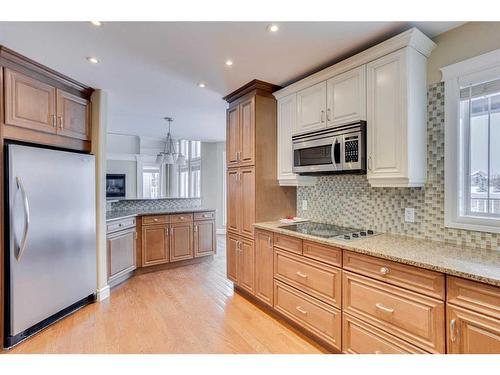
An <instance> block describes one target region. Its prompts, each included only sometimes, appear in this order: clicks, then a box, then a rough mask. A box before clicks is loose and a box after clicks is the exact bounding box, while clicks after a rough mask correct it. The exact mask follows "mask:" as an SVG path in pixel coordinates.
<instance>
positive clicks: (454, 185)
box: [441, 49, 500, 233]
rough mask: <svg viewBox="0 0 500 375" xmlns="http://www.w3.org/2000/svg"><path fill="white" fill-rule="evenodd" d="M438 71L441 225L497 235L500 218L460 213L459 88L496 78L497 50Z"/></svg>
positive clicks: (498, 66)
mask: <svg viewBox="0 0 500 375" xmlns="http://www.w3.org/2000/svg"><path fill="white" fill-rule="evenodd" d="M441 72H442V74H443V81H444V92H445V109H444V114H445V129H444V138H445V161H444V166H445V189H444V193H445V194H444V196H445V207H444V213H445V217H444V224H445V226H446V227H449V228H457V229H466V230H475V231H480V232H490V233H500V219H498V218H494V217H483V216H481V217H479V216H473V215H464V214H461V213H460V201H461V200H462V199H463V196H462V194H463V191H464V185H465V181H464V177H465V175H464V173H463V169H464V161H463V160H462V159H461V157H462V153H461V152H460V149H461V147H462V144H461V139H460V130H461V129H460V88H461V87H465V86H467V85H474V84H478V83H482V82H487V81H491V80H494V79H498V78H500V49H498V50H495V51H491V52H488V53H485V54H483V55H479V56H476V57H473V58H470V59H467V60H464V61H461V62H458V63H456V64H452V65H448V66H445V67H443V68H441Z"/></svg>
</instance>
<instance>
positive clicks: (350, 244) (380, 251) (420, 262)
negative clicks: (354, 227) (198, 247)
mask: <svg viewBox="0 0 500 375" xmlns="http://www.w3.org/2000/svg"><path fill="white" fill-rule="evenodd" d="M286 225H287V224H283V223H280V222H279V221H272V222H265V223H256V224H254V226H255V228H258V229H264V230H268V231H272V232H275V233H281V234H285V235H289V236H293V237H298V238H302V239H305V240H311V241H315V242H318V243H322V244H326V245H333V246H337V247H340V248H342V249H346V250H351V251H353V252H356V253H361V254H367V255H372V256H375V257H378V258H383V259H388V260H393V261H396V262H399V263H404V264H409V265H412V266H417V267H421V268H425V269H429V270H433V271H438V272H443V273H446V274H449V275H454V276H458V277H463V278H466V279H470V280H476V281H480V282H483V283H487V284H491V285H496V286H500V249H497V250H486V249H478V248H471V247H461V246H457V245H452V244H447V243H444V242H437V241H429V240H423V239H416V238H411V237H405V236H400V235H392V234H380V235H377V236H373V237H368V238H365V239H359V240H353V241H343V240H340V239H336V238H332V239H330V238H322V237H317V236H313V235H308V234H303V233H297V232H293V231H291V230H287V229H285V228H282V227H283V226H286Z"/></svg>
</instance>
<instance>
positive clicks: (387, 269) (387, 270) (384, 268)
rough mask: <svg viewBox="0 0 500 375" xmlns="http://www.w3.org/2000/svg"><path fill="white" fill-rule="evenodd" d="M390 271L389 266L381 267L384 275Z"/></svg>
mask: <svg viewBox="0 0 500 375" xmlns="http://www.w3.org/2000/svg"><path fill="white" fill-rule="evenodd" d="M389 272H390V270H389V268H387V267H380V273H381V274H382V275H387V274H388V273H389Z"/></svg>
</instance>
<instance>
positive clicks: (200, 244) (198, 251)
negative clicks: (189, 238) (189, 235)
mask: <svg viewBox="0 0 500 375" xmlns="http://www.w3.org/2000/svg"><path fill="white" fill-rule="evenodd" d="M193 246H194V256H195V258H197V257H202V256H205V255H212V254H214V253H215V220H209V221H195V222H194V228H193Z"/></svg>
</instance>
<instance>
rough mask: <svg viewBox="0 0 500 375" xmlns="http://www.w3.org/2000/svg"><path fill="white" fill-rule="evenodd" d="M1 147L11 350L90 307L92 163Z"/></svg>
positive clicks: (71, 154)
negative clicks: (56, 323)
mask: <svg viewBox="0 0 500 375" xmlns="http://www.w3.org/2000/svg"><path fill="white" fill-rule="evenodd" d="M5 147H6V150H5V151H6V152H5V157H6V158H5V164H6V176H5V177H6V207H7V209H6V211H7V212H6V218H5V219H6V222H7V223H8V228H9V230H8V231H6V232H7V233H6V235H7V247H6V249H5V250H6V251H5V254H6V261H5V264H6V270H5V271H6V282H7V285H6V301H5V302H6V309H5V310H6V337H5V345H6V346H7V347H9V346H12V345H15V344H17V343H18V342H20V341H22V340H23V339H24V338H26V337H28V336H30V335H32V334H33V333H35V332H37V331H39V330H40V329H43V328H44V327H46V326H47V325H49V324H51V323H53V322H55V321H56V320H58V319H60V318H62V317H64V316H65V315H67V314H69V313H70V312H72V311H74V310H76V309H77V308H79V307H81V306H83V305H84V304H86V303H88V302H90V301H93V300H95V291H96V215H95V172H94V171H95V158H94V156H93V155H86V154H79V153H74V152H67V151H59V150H52V149H47V148H40V147H33V146H26V145H20V144H7V145H6V146H5Z"/></svg>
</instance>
